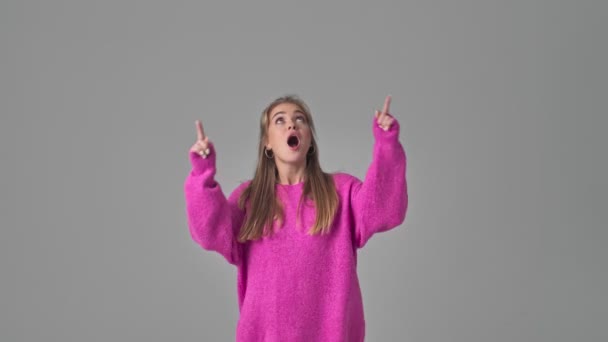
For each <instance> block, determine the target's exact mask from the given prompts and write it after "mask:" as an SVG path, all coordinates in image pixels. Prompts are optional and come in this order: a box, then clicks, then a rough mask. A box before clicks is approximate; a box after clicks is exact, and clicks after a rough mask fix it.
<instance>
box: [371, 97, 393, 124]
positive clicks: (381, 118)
mask: <svg viewBox="0 0 608 342" xmlns="http://www.w3.org/2000/svg"><path fill="white" fill-rule="evenodd" d="M390 105H391V96H390V95H388V96H387V97H386V99H385V100H384V108H382V112H380V111H378V110H376V111H375V112H376V113H375V114H374V117H375V118H376V122H377V123H378V126H380V128H382V129H383V130H385V131H388V130H389V129H390V128H391V125H392V124H393V121H395V119H393V117H392V116H391V115H390V114H389V112H388V111H389V107H390Z"/></svg>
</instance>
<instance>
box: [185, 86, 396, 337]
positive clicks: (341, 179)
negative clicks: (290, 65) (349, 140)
mask: <svg viewBox="0 0 608 342" xmlns="http://www.w3.org/2000/svg"><path fill="white" fill-rule="evenodd" d="M390 100H391V98H390V96H387V97H386V100H385V102H384V107H383V109H382V111H377V110H376V112H375V115H374V117H373V120H372V121H373V122H372V132H373V136H374V148H373V156H372V161H371V164H370V165H369V167H368V169H367V173H366V175H365V179H364V181H361V180H359V179H358V178H356V177H354V176H352V175H350V174H347V173H340V172H339V173H325V172H324V171H323V170H322V169H321V166H320V165H319V146H318V145H317V143H316V141H315V135H316V134H315V129H314V125H313V120H312V115H311V111H310V109H309V108H308V106H307V105H306V104H305V103H304V101H302V100H301V99H300V98H298V97H297V96H295V95H290V96H283V97H280V98H278V99H276V100H275V101H273V102H272V103H270V104H269V105H268V106H267V107H266V108H265V109H264V110H263V112H262V116H261V120H260V139H259V146H258V163H257V168H256V170H255V174H254V176H253V179H251V180H248V181H246V182H244V183H242V184H240V185H239V186H237V187H236V189H234V190H233V191H232V193H231V194H230V195H229V196H228V198H226V197H225V195H224V193H223V191H222V189H221V187H220V185H219V184H218V183H217V182H216V180H215V179H214V176H215V173H216V167H215V162H216V153H215V148H214V146H213V143H211V141H209V139H208V138H207V136H206V135H205V133H204V130H203V126H202V124H201V122H200V121H198V120H197V121H196V123H195V124H196V128H197V140H196V142H195V143H194V145H193V146H192V148H190V151H189V157H190V161H191V164H192V170H191V172H190V173H189V174H188V176H187V178H186V180H185V183H184V190H185V199H186V212H187V218H188V226H189V229H190V233H191V235H192V238H193V239H194V241H196V242H197V243H198V244H199V245H200V246H201V247H202V248H204V249H205V250H209V251H216V252H218V253H220V254H221V255H222V256H223V257H224V258H225V259H226V260H227V261H228V262H229V263H230V264H233V265H235V266H236V267H237V288H238V305H239V312H240V315H239V320H238V324H237V327H236V340H237V341H246V342H253V341H290V342H299V341H302V342H304V341H305V342H311V341H323V342H333V341H335V342H338V341H340V342H342V341H347V342H359V341H363V340H364V337H365V318H364V313H363V301H362V295H361V289H360V287H359V279H358V276H357V249H359V248H362V247H363V246H364V245H365V244H366V242H367V241H368V240H369V239H370V237H371V236H372V235H373V234H375V233H378V232H383V231H387V230H389V229H392V228H394V227H397V226H398V225H400V224H401V223H403V221H404V219H405V213H406V209H407V204H408V195H407V182H406V172H405V170H406V156H405V151H404V149H403V147H402V145H401V143H400V142H399V123H398V122H397V120H396V119H395V117H393V116H392V115H391V114H390V113H389V106H390Z"/></svg>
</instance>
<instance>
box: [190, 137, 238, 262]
mask: <svg viewBox="0 0 608 342" xmlns="http://www.w3.org/2000/svg"><path fill="white" fill-rule="evenodd" d="M209 149H210V151H211V153H210V155H209V156H208V157H207V158H206V159H204V158H202V157H201V156H200V155H198V154H197V153H195V152H189V157H190V162H191V164H192V170H191V171H190V173H189V174H188V176H187V177H186V180H185V182H184V193H185V199H186V214H187V222H188V227H189V229H190V235H191V236H192V239H193V240H194V241H195V242H196V243H198V244H199V245H200V246H201V247H202V248H203V249H205V250H209V251H216V252H218V253H219V254H221V255H222V256H223V257H224V258H225V259H226V260H227V261H228V262H229V263H230V264H233V265H238V264H239V263H240V262H241V256H242V244H241V243H239V242H238V241H237V236H238V232H239V230H240V227H241V225H242V223H243V219H244V216H245V212H244V211H243V210H240V209H239V208H238V199H239V196H240V195H241V193H242V192H243V190H244V189H245V188H246V185H247V184H248V183H249V182H244V183H242V184H240V185H239V186H238V187H237V188H236V189H235V190H233V191H232V193H231V194H230V196H229V197H228V198H226V197H225V195H224V193H223V192H222V188H221V186H220V185H219V183H218V182H217V181H216V180H215V173H216V166H215V156H216V153H215V148H214V146H213V144H212V143H209Z"/></svg>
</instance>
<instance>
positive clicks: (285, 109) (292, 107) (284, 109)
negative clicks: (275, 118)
mask: <svg viewBox="0 0 608 342" xmlns="http://www.w3.org/2000/svg"><path fill="white" fill-rule="evenodd" d="M292 112H299V113H302V114H304V110H302V108H300V106H298V105H297V104H295V103H290V102H284V103H280V104H278V105H276V106H274V108H273V109H272V110H271V111H270V114H271V115H275V114H288V113H292Z"/></svg>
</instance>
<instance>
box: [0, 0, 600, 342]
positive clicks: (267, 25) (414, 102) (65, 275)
mask: <svg viewBox="0 0 608 342" xmlns="http://www.w3.org/2000/svg"><path fill="white" fill-rule="evenodd" d="M607 10H608V6H607V3H606V2H605V1H568V2H567V1H548V0H544V1H530V0H526V1H523V0H517V1H487V0H485V1H481V0H479V1H448V0H445V1H373V2H372V1H368V2H363V1H359V2H352V1H342V2H324V1H252V2H219V1H217V2H210V1H205V2H202V1H201V2H193V1H192V2H186V1H171V2H169V1H167V2H159V1H154V2H153V1H139V2H134V1H103V2H102V1H97V2H84V1H53V2H51V1H2V2H1V3H0V46H1V51H2V53H1V55H0V56H1V57H0V58H1V63H0V80H1V81H0V105H1V122H0V152H1V158H2V164H1V165H2V177H0V182H1V183H0V184H1V189H2V191H1V194H2V195H1V197H0V201H1V203H0V204H1V205H0V210H1V211H0V220H1V221H0V224H1V234H2V235H1V236H0V244H1V246H0V266H1V275H2V282H1V284H2V285H1V287H0V288H1V291H0V303H1V305H0V340H2V341H43V340H44V341H112V340H116V341H143V340H145V341H167V340H172V341H231V340H233V339H234V329H235V325H236V321H237V319H238V307H237V298H236V268H234V267H232V266H231V265H229V264H227V263H226V262H225V260H224V259H223V258H222V257H221V256H219V254H214V253H211V252H206V251H204V250H202V249H200V248H199V247H198V246H197V245H196V244H195V243H194V242H193V241H192V240H191V239H190V236H189V232H188V228H187V225H186V221H185V220H186V217H185V203H184V195H183V181H184V179H185V177H186V175H187V173H188V172H189V170H190V164H189V161H188V159H187V150H188V148H189V147H190V146H191V144H192V143H193V142H194V139H195V137H196V134H195V126H194V120H195V119H201V120H202V121H203V123H204V125H205V129H206V133H207V134H208V135H209V136H210V138H211V140H212V141H214V143H215V144H216V146H217V149H218V158H219V159H218V175H217V179H218V180H219V182H220V184H221V186H222V188H223V189H224V192H225V193H226V192H228V191H231V190H232V189H233V188H234V187H236V185H237V184H238V182H239V181H242V180H246V179H249V178H251V176H252V175H253V168H254V165H255V155H256V144H257V143H256V139H257V137H258V126H257V125H258V120H259V116H260V111H261V110H262V108H263V107H264V106H265V105H266V104H267V103H268V102H269V101H271V100H272V99H274V98H275V97H277V96H280V95H283V94H286V93H297V94H298V95H300V96H301V97H302V98H303V99H304V100H305V101H307V103H308V104H309V105H310V107H311V109H312V111H313V117H314V119H315V123H316V125H317V127H318V132H317V133H318V138H319V144H320V155H321V163H322V166H323V168H324V169H325V170H326V171H345V172H349V173H351V174H353V175H356V176H358V177H364V175H365V171H366V169H367V166H368V164H369V161H370V159H371V150H372V143H373V138H372V134H371V119H372V115H373V110H374V109H376V108H378V109H379V108H381V106H382V103H383V100H384V96H385V95H387V94H392V96H393V105H392V112H393V114H394V115H395V116H396V117H397V118H398V120H400V123H401V125H402V131H401V141H402V143H403V145H404V147H405V149H406V153H407V156H408V171H407V172H408V182H409V195H410V203H409V209H408V215H407V218H406V221H405V223H404V224H403V225H401V226H400V227H397V228H396V229H394V230H392V231H390V232H387V233H382V234H378V235H376V236H375V237H373V238H372V240H370V242H369V243H368V244H367V245H366V247H365V248H364V249H362V250H361V251H360V255H359V267H358V269H359V276H360V280H361V284H362V290H363V297H364V306H365V315H366V320H367V323H368V325H367V339H366V340H367V341H417V342H422V341H429V342H436V341H605V340H607V339H608V325H607V324H606V323H608V295H607V294H606V289H607V288H608V272H606V271H607V269H606V262H607V261H608V252H607V251H606V248H605V246H606V242H607V239H606V238H607V237H608V233H607V232H606V222H608V220H607V219H608V214H607V209H608V181H607V179H606V175H607V174H608V162H607V158H606V151H607V147H608V139H607V137H606V134H605V130H606V128H608V125H607V123H608V119H607V112H608V111H607V109H608V103H607V99H606V98H607V95H608V82H607V80H608V77H607V76H608V75H607V74H608V68H607V67H606V60H608V48H607V44H606V43H607V38H606V37H607V36H608V20H607V19H608V18H607V13H608V11H607Z"/></svg>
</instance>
